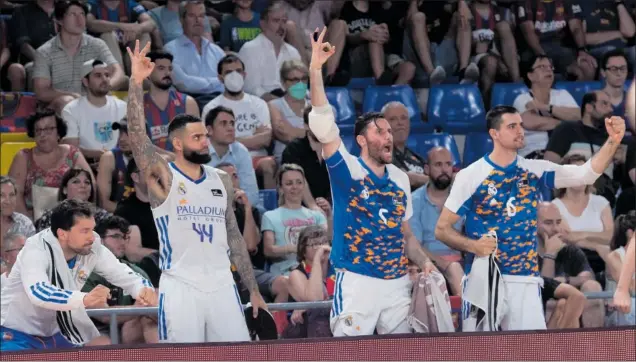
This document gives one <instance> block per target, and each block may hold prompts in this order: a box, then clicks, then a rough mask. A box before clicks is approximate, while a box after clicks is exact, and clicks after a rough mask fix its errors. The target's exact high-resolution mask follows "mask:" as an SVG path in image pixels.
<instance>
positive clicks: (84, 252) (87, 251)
mask: <svg viewBox="0 0 636 362" xmlns="http://www.w3.org/2000/svg"><path fill="white" fill-rule="evenodd" d="M71 250H73V252H74V253H75V254H77V255H89V254H90V253H92V252H93V248H92V247H90V248H88V249H84V248H79V249H72V248H71Z"/></svg>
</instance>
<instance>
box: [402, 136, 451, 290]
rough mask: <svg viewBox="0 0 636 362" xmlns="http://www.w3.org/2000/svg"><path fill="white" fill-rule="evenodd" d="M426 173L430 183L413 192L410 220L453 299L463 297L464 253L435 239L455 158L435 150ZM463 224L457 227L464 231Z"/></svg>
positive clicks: (447, 152) (447, 153)
mask: <svg viewBox="0 0 636 362" xmlns="http://www.w3.org/2000/svg"><path fill="white" fill-rule="evenodd" d="M424 172H425V173H426V174H427V175H428V177H429V182H428V183H426V184H425V185H424V186H422V187H420V188H419V189H417V191H415V192H413V217H412V218H411V219H410V220H409V224H410V225H411V229H412V230H413V234H414V235H415V238H416V239H417V240H419V241H420V242H421V243H422V246H423V247H424V249H426V251H427V252H428V255H430V256H431V259H433V262H434V263H435V265H436V266H437V267H438V268H439V270H440V271H441V272H442V273H443V274H444V277H445V278H446V280H447V281H448V284H449V285H450V292H451V294H452V295H459V294H460V293H461V284H462V277H463V276H464V269H463V268H462V255H461V252H459V251H458V250H455V249H451V248H449V247H448V246H446V244H444V243H442V242H441V241H439V240H437V239H436V238H435V225H436V224H437V219H438V218H439V214H440V212H441V210H442V208H443V207H444V203H445V202H446V199H447V198H448V194H449V192H450V186H451V182H452V180H453V156H452V155H451V153H450V151H449V150H447V149H446V148H443V147H434V148H432V149H431V150H430V151H429V152H428V154H427V162H426V164H425V165H424ZM462 224H463V220H461V219H460V221H458V222H457V223H456V224H455V229H456V230H461V228H462Z"/></svg>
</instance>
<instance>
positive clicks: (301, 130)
mask: <svg viewBox="0 0 636 362" xmlns="http://www.w3.org/2000/svg"><path fill="white" fill-rule="evenodd" d="M280 79H281V82H282V84H283V88H285V90H286V91H287V92H286V93H285V96H284V97H282V98H277V99H274V100H271V101H269V111H270V114H271V115H272V128H273V132H274V139H275V141H274V158H276V162H277V163H278V164H280V162H281V159H282V156H283V151H284V150H285V147H287V144H288V143H290V142H291V141H293V140H295V139H297V138H303V137H305V133H306V130H305V127H304V122H303V111H304V109H305V107H306V106H307V105H308V104H309V102H308V100H307V81H308V80H309V70H308V69H307V66H306V65H305V64H304V63H303V62H301V61H300V60H287V61H285V62H284V63H283V65H282V66H281V68H280Z"/></svg>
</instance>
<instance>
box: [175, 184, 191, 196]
mask: <svg viewBox="0 0 636 362" xmlns="http://www.w3.org/2000/svg"><path fill="white" fill-rule="evenodd" d="M177 192H179V195H185V194H186V192H188V191H187V190H186V187H185V184H184V183H183V182H179V186H177Z"/></svg>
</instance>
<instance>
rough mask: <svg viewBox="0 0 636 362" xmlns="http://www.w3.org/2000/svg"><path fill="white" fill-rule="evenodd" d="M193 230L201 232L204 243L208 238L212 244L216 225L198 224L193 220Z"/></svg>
mask: <svg viewBox="0 0 636 362" xmlns="http://www.w3.org/2000/svg"><path fill="white" fill-rule="evenodd" d="M192 230H194V232H195V233H197V234H199V237H200V238H201V242H202V243H203V242H205V239H206V238H207V239H208V242H209V243H210V244H212V237H213V236H214V226H213V225H212V224H197V223H195V222H193V223H192Z"/></svg>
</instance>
